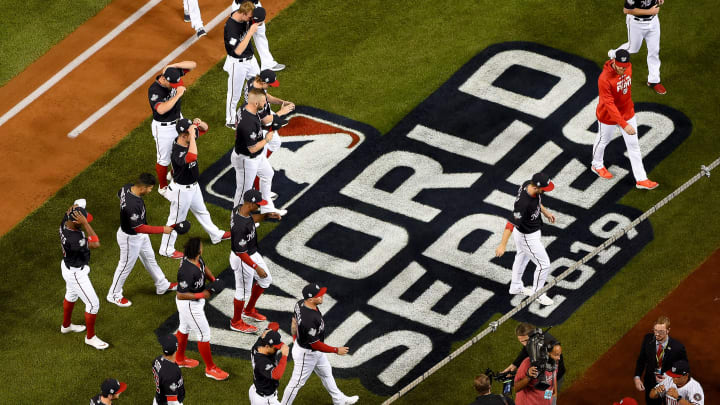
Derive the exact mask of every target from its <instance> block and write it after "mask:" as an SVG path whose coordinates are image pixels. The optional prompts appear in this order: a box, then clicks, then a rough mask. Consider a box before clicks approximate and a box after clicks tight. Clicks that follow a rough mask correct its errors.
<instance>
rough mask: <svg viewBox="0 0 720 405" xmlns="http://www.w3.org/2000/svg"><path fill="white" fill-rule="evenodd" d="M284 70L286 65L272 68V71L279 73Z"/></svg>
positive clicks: (279, 64) (277, 65)
mask: <svg viewBox="0 0 720 405" xmlns="http://www.w3.org/2000/svg"><path fill="white" fill-rule="evenodd" d="M283 69H285V65H283V64H282V63H276V64H275V66H273V67H271V68H270V70H272V71H273V72H279V71H281V70H283Z"/></svg>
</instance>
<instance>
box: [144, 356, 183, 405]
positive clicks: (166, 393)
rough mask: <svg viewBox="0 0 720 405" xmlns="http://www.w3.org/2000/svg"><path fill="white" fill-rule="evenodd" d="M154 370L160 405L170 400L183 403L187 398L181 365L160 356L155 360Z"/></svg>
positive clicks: (156, 391) (156, 394) (157, 397)
mask: <svg viewBox="0 0 720 405" xmlns="http://www.w3.org/2000/svg"><path fill="white" fill-rule="evenodd" d="M152 372H153V378H154V379H155V401H156V402H157V403H158V404H159V405H163V404H167V403H168V401H178V402H180V403H182V402H183V401H184V400H185V383H184V381H183V377H182V373H181V372H180V367H178V365H177V364H176V363H175V362H172V361H170V360H168V359H166V358H165V357H164V356H158V357H156V358H155V361H153V367H152ZM176 398H177V399H176Z"/></svg>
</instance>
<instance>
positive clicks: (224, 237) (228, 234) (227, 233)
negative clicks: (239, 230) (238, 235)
mask: <svg viewBox="0 0 720 405" xmlns="http://www.w3.org/2000/svg"><path fill="white" fill-rule="evenodd" d="M228 239H230V231H225V233H224V234H223V236H222V239H220V240H228Z"/></svg>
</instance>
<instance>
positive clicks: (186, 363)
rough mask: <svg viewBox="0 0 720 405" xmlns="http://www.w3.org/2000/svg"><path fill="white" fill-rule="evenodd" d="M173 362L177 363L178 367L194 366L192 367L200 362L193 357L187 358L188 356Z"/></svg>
mask: <svg viewBox="0 0 720 405" xmlns="http://www.w3.org/2000/svg"><path fill="white" fill-rule="evenodd" d="M175 363H177V365H178V367H184V368H194V367H197V366H198V364H200V362H199V361H197V360H195V359H188V358H185V359H183V360H182V361H177V360H176V361H175Z"/></svg>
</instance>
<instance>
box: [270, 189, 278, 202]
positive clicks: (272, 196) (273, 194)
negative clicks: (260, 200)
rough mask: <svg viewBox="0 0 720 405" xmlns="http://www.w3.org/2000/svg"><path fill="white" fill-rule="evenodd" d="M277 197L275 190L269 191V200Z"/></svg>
mask: <svg viewBox="0 0 720 405" xmlns="http://www.w3.org/2000/svg"><path fill="white" fill-rule="evenodd" d="M278 197H279V196H278V193H276V192H274V191H271V192H270V199H271V200H273V201H275V200H277V199H278Z"/></svg>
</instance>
